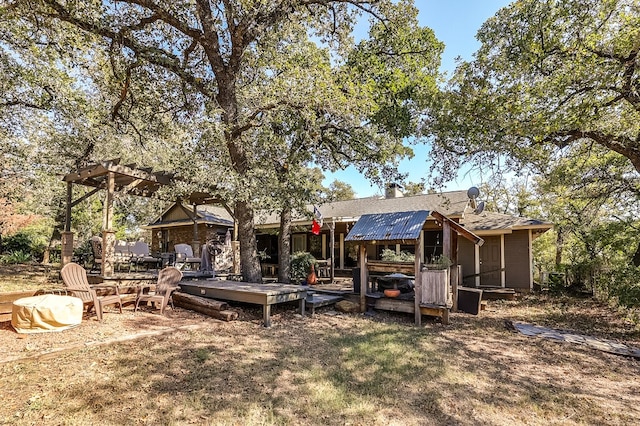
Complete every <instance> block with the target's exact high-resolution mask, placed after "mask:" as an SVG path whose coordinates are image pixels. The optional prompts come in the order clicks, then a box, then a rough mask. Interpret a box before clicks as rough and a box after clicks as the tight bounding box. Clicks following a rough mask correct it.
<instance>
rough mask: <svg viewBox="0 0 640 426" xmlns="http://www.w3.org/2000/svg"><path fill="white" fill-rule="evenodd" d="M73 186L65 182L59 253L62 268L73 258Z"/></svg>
mask: <svg viewBox="0 0 640 426" xmlns="http://www.w3.org/2000/svg"><path fill="white" fill-rule="evenodd" d="M72 186H73V184H72V183H71V182H67V206H66V209H65V220H64V231H62V233H61V237H62V251H61V253H60V262H61V263H62V266H64V265H66V264H67V263H71V259H72V258H73V232H71V204H72V196H73V188H72Z"/></svg>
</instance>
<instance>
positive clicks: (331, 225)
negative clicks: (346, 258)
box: [328, 221, 336, 283]
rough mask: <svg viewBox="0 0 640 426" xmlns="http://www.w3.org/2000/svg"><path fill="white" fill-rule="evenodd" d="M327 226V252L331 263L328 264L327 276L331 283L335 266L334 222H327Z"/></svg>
mask: <svg viewBox="0 0 640 426" xmlns="http://www.w3.org/2000/svg"><path fill="white" fill-rule="evenodd" d="M328 226H329V245H330V247H331V248H330V249H329V253H330V256H331V265H330V266H329V276H330V277H331V283H333V280H334V278H335V268H336V222H335V221H333V222H331V223H329V224H328Z"/></svg>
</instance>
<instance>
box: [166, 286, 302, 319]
mask: <svg viewBox="0 0 640 426" xmlns="http://www.w3.org/2000/svg"><path fill="white" fill-rule="evenodd" d="M178 285H179V286H180V289H181V291H183V292H184V293H188V294H193V295H195V296H201V297H207V298H210V299H220V300H231V301H234V302H244V303H252V304H256V305H262V317H263V323H264V326H265V327H270V326H271V305H275V304H276V303H285V302H292V301H296V300H299V301H300V313H301V314H302V315H303V316H304V310H305V299H306V297H307V287H304V286H297V285H289V284H278V283H272V284H254V283H246V282H242V281H225V280H193V281H185V280H183V281H181V282H180V283H179V284H178Z"/></svg>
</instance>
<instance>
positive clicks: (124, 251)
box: [113, 240, 132, 271]
mask: <svg viewBox="0 0 640 426" xmlns="http://www.w3.org/2000/svg"><path fill="white" fill-rule="evenodd" d="M113 264H114V266H115V267H116V268H117V269H118V270H120V268H121V267H122V265H126V266H128V267H129V271H131V266H132V264H131V251H129V243H127V242H126V241H121V240H119V241H116V245H115V247H114V258H113Z"/></svg>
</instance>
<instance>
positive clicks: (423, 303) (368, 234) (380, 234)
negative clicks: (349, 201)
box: [345, 210, 484, 325]
mask: <svg viewBox="0 0 640 426" xmlns="http://www.w3.org/2000/svg"><path fill="white" fill-rule="evenodd" d="M429 222H430V226H433V225H436V226H439V227H442V230H443V238H444V241H443V254H444V255H445V256H447V257H448V259H449V260H450V261H451V265H450V266H449V267H448V268H447V274H446V277H447V278H446V281H443V282H442V285H439V284H435V282H434V281H433V280H432V279H430V278H429V277H428V276H427V275H428V272H429V271H428V269H427V266H426V265H425V264H424V261H423V258H424V253H423V238H424V230H425V229H426V228H427V224H428V223H429ZM458 236H462V237H463V238H465V239H467V240H469V241H471V242H473V244H475V245H478V246H481V245H482V244H483V243H484V240H483V239H482V238H480V237H478V236H477V235H475V234H474V233H472V232H471V231H469V230H467V229H465V228H464V227H463V226H461V225H460V224H458V223H456V222H455V221H453V220H451V219H450V218H448V217H446V216H444V215H443V214H441V213H439V212H437V211H431V212H429V211H426V210H419V211H408V212H394V213H383V214H371V215H363V216H361V217H360V219H359V220H358V222H356V224H355V225H354V226H353V228H352V229H351V231H350V232H349V234H348V235H347V237H346V238H345V241H351V242H357V243H358V245H359V250H358V253H359V258H358V265H359V267H360V310H361V312H365V311H366V309H367V306H368V304H372V305H373V307H375V308H377V309H383V310H391V311H400V312H407V313H414V315H415V324H416V325H420V324H421V322H422V315H423V314H426V315H436V316H440V317H442V319H443V322H447V321H448V310H449V309H450V308H452V309H453V310H454V311H456V310H457V294H458V284H459V282H460V276H459V274H458V267H457V263H458V253H457V250H456V247H457V243H456V242H457V238H458ZM379 243H393V244H411V243H412V244H414V245H415V252H414V253H415V257H414V259H415V261H414V264H413V268H410V267H406V268H401V267H400V265H399V264H397V263H396V264H394V263H393V262H389V263H388V268H391V269H388V270H387V271H386V272H387V273H393V272H397V273H411V272H413V277H414V280H415V283H414V293H413V297H408V298H406V297H405V298H402V299H395V298H389V297H385V296H384V295H382V294H380V293H379V292H376V291H374V290H375V289H373V288H370V286H369V281H370V277H369V273H370V268H369V264H368V261H367V246H368V245H370V244H374V245H375V244H379ZM379 263H380V262H379ZM411 269H412V270H411ZM440 287H443V288H440ZM449 292H451V295H452V299H453V300H452V303H451V305H449V303H448V300H449V297H448V295H449Z"/></svg>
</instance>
